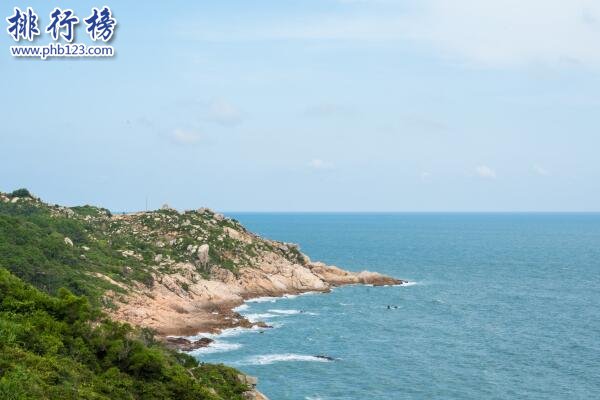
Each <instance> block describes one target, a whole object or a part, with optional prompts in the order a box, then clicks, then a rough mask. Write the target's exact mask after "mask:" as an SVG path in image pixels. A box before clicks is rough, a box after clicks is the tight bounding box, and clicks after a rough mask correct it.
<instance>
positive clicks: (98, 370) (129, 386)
mask: <svg viewBox="0 0 600 400" xmlns="http://www.w3.org/2000/svg"><path fill="white" fill-rule="evenodd" d="M246 390H247V388H246V387H245V386H244V385H242V384H241V383H240V382H239V380H238V379H237V371H235V370H234V369H232V368H228V367H225V366H220V365H206V364H205V365H198V363H197V362H196V361H195V360H194V359H193V358H192V357H190V356H187V355H185V354H181V353H176V352H173V351H170V350H167V349H165V348H164V347H163V346H162V345H161V344H159V343H157V342H156V341H155V340H154V339H153V337H152V334H151V333H150V332H148V331H146V330H134V329H133V328H131V327H130V326H129V325H126V324H120V323H116V322H113V321H109V320H104V319H102V315H101V314H100V312H99V311H98V310H97V309H95V308H94V307H92V306H91V305H90V304H89V303H88V301H87V299H86V298H84V297H78V296H75V295H73V294H72V293H71V292H69V291H68V290H66V289H61V290H59V291H58V296H57V297H52V296H49V295H47V294H45V293H42V292H40V291H39V290H37V289H35V288H33V287H31V286H30V285H28V284H25V283H24V282H22V281H21V280H20V279H18V278H17V277H15V276H14V275H12V274H11V273H10V272H8V271H7V270H6V269H3V268H0V399H157V400H158V399H209V400H219V399H223V400H224V399H231V400H241V399H243V396H242V393H243V392H244V391H246Z"/></svg>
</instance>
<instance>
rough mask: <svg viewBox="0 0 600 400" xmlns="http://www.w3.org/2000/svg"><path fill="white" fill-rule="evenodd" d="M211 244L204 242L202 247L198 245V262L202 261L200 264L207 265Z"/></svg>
mask: <svg viewBox="0 0 600 400" xmlns="http://www.w3.org/2000/svg"><path fill="white" fill-rule="evenodd" d="M209 249H210V248H209V246H208V245H207V244H203V245H201V246H200V247H198V252H197V257H198V262H199V263H200V265H203V266H205V265H207V264H208V260H209V256H208V251H209Z"/></svg>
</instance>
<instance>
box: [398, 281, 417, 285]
mask: <svg viewBox="0 0 600 400" xmlns="http://www.w3.org/2000/svg"><path fill="white" fill-rule="evenodd" d="M418 284H419V282H406V283H403V284H402V285H396V286H415V285H418Z"/></svg>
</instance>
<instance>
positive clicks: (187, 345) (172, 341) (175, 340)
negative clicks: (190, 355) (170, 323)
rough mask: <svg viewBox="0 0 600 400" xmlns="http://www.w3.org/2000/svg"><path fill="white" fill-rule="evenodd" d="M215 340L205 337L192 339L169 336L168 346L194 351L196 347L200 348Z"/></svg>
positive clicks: (167, 339)
mask: <svg viewBox="0 0 600 400" xmlns="http://www.w3.org/2000/svg"><path fill="white" fill-rule="evenodd" d="M212 342H214V340H212V339H209V338H206V337H203V338H200V339H198V340H196V341H193V342H192V341H191V340H189V339H186V338H182V337H167V338H166V344H167V346H168V347H170V348H172V349H176V350H181V351H192V350H196V349H200V348H202V347H206V346H208V345H209V344H211V343H212Z"/></svg>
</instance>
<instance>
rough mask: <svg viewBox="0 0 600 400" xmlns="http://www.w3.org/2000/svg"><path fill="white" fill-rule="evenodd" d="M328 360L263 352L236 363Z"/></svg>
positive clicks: (260, 363) (259, 363)
mask: <svg viewBox="0 0 600 400" xmlns="http://www.w3.org/2000/svg"><path fill="white" fill-rule="evenodd" d="M290 361H292V362H300V361H302V362H329V360H327V359H325V358H321V357H315V356H308V355H302V354H293V353H287V354H264V355H259V356H253V357H248V358H246V359H245V360H243V361H240V362H238V363H237V364H238V365H268V364H273V363H276V362H290Z"/></svg>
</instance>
